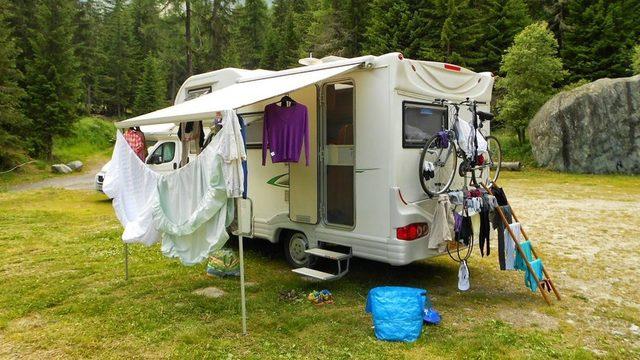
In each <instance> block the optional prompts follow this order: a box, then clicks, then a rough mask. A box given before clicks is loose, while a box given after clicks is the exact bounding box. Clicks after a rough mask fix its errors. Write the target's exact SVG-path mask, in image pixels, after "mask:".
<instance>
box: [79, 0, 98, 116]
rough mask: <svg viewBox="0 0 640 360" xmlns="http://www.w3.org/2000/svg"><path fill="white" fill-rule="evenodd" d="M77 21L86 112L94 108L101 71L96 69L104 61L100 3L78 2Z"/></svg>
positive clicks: (93, 1) (92, 1) (90, 1)
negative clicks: (100, 36) (101, 41)
mask: <svg viewBox="0 0 640 360" xmlns="http://www.w3.org/2000/svg"><path fill="white" fill-rule="evenodd" d="M77 6H78V11H77V12H76V19H75V23H76V25H77V27H76V31H75V34H74V39H73V42H74V44H75V45H76V52H75V53H76V57H77V58H78V64H79V67H78V71H79V72H80V74H81V81H82V89H83V92H84V96H83V98H84V99H83V100H84V108H83V112H84V113H85V114H88V113H90V112H91V111H92V110H94V109H93V105H94V101H95V96H96V94H95V93H96V91H97V89H98V87H99V86H100V76H99V72H98V71H96V69H98V68H99V67H100V65H101V64H102V62H104V53H103V52H102V49H101V47H100V45H101V44H100V43H99V42H98V39H99V34H100V33H101V30H102V21H101V19H100V16H99V13H98V5H97V3H96V1H95V0H87V1H82V2H78V5H77Z"/></svg>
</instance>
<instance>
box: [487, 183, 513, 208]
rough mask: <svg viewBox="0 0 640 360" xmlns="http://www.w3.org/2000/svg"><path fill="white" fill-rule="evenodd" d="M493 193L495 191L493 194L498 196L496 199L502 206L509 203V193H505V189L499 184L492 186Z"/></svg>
mask: <svg viewBox="0 0 640 360" xmlns="http://www.w3.org/2000/svg"><path fill="white" fill-rule="evenodd" d="M491 193H493V196H495V197H496V201H497V202H498V205H500V206H506V205H509V202H508V201H507V195H505V193H504V190H502V188H501V187H498V186H497V185H495V184H494V185H493V186H492V187H491Z"/></svg>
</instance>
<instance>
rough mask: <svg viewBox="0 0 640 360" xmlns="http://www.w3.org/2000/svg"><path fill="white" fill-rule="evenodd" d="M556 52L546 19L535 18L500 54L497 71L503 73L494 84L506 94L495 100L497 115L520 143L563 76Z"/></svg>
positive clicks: (555, 42) (560, 62) (554, 40)
mask: <svg viewBox="0 0 640 360" xmlns="http://www.w3.org/2000/svg"><path fill="white" fill-rule="evenodd" d="M557 52H558V42H557V41H556V39H555V38H554V36H553V33H551V31H549V29H548V27H547V24H546V23H544V22H537V23H534V24H531V25H529V26H527V27H526V28H525V29H524V30H522V31H521V32H520V33H519V34H518V35H516V37H515V40H514V43H513V45H512V46H511V47H510V48H509V49H508V50H507V53H506V54H505V56H504V58H503V62H502V67H501V68H500V71H501V72H502V73H504V74H506V75H505V77H503V78H501V79H500V80H499V81H498V84H497V86H498V87H500V88H503V89H505V90H506V95H505V96H504V97H503V98H502V99H501V100H500V102H499V103H498V108H499V110H500V112H499V114H498V117H499V118H500V120H501V121H504V122H505V123H506V124H508V125H509V126H511V127H512V128H513V129H514V130H515V131H516V132H517V134H518V138H519V140H520V142H521V143H524V140H525V136H524V133H525V130H526V128H527V125H528V124H529V120H530V119H531V118H532V117H533V116H534V115H535V113H536V112H537V111H538V109H539V108H540V106H542V104H544V103H545V102H546V101H547V99H549V97H551V95H553V93H554V92H555V89H554V85H555V84H556V83H558V82H559V81H560V80H562V79H563V77H564V76H565V71H564V70H563V69H562V60H561V59H560V58H559V57H558V56H557Z"/></svg>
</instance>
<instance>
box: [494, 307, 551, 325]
mask: <svg viewBox="0 0 640 360" xmlns="http://www.w3.org/2000/svg"><path fill="white" fill-rule="evenodd" d="M497 317H498V319H500V320H502V321H504V322H505V323H507V324H510V325H511V326H513V327H514V328H531V327H533V328H539V329H544V330H555V329H557V328H558V324H559V321H558V319H556V318H554V317H552V316H549V315H546V314H543V313H541V312H538V311H535V310H531V311H525V310H522V309H517V308H504V309H502V310H501V311H499V312H498V313H497Z"/></svg>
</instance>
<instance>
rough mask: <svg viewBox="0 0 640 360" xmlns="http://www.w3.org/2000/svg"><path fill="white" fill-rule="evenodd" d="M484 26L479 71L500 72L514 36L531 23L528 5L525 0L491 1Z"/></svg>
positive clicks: (487, 7)
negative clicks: (505, 52) (503, 57)
mask: <svg viewBox="0 0 640 360" xmlns="http://www.w3.org/2000/svg"><path fill="white" fill-rule="evenodd" d="M486 9H487V17H486V19H485V20H484V21H483V24H484V34H483V37H484V41H483V45H482V53H483V54H484V58H483V59H481V60H480V64H479V66H478V69H480V70H482V71H492V72H494V73H496V72H498V70H499V69H500V62H501V60H502V55H504V51H505V50H506V49H508V48H509V46H511V44H512V43H513V38H514V36H515V35H516V34H517V33H519V32H520V31H522V29H524V27H525V26H527V25H529V24H530V23H531V18H530V17H529V12H528V9H527V5H526V3H525V2H524V1H523V0H489V1H487V5H486Z"/></svg>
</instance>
